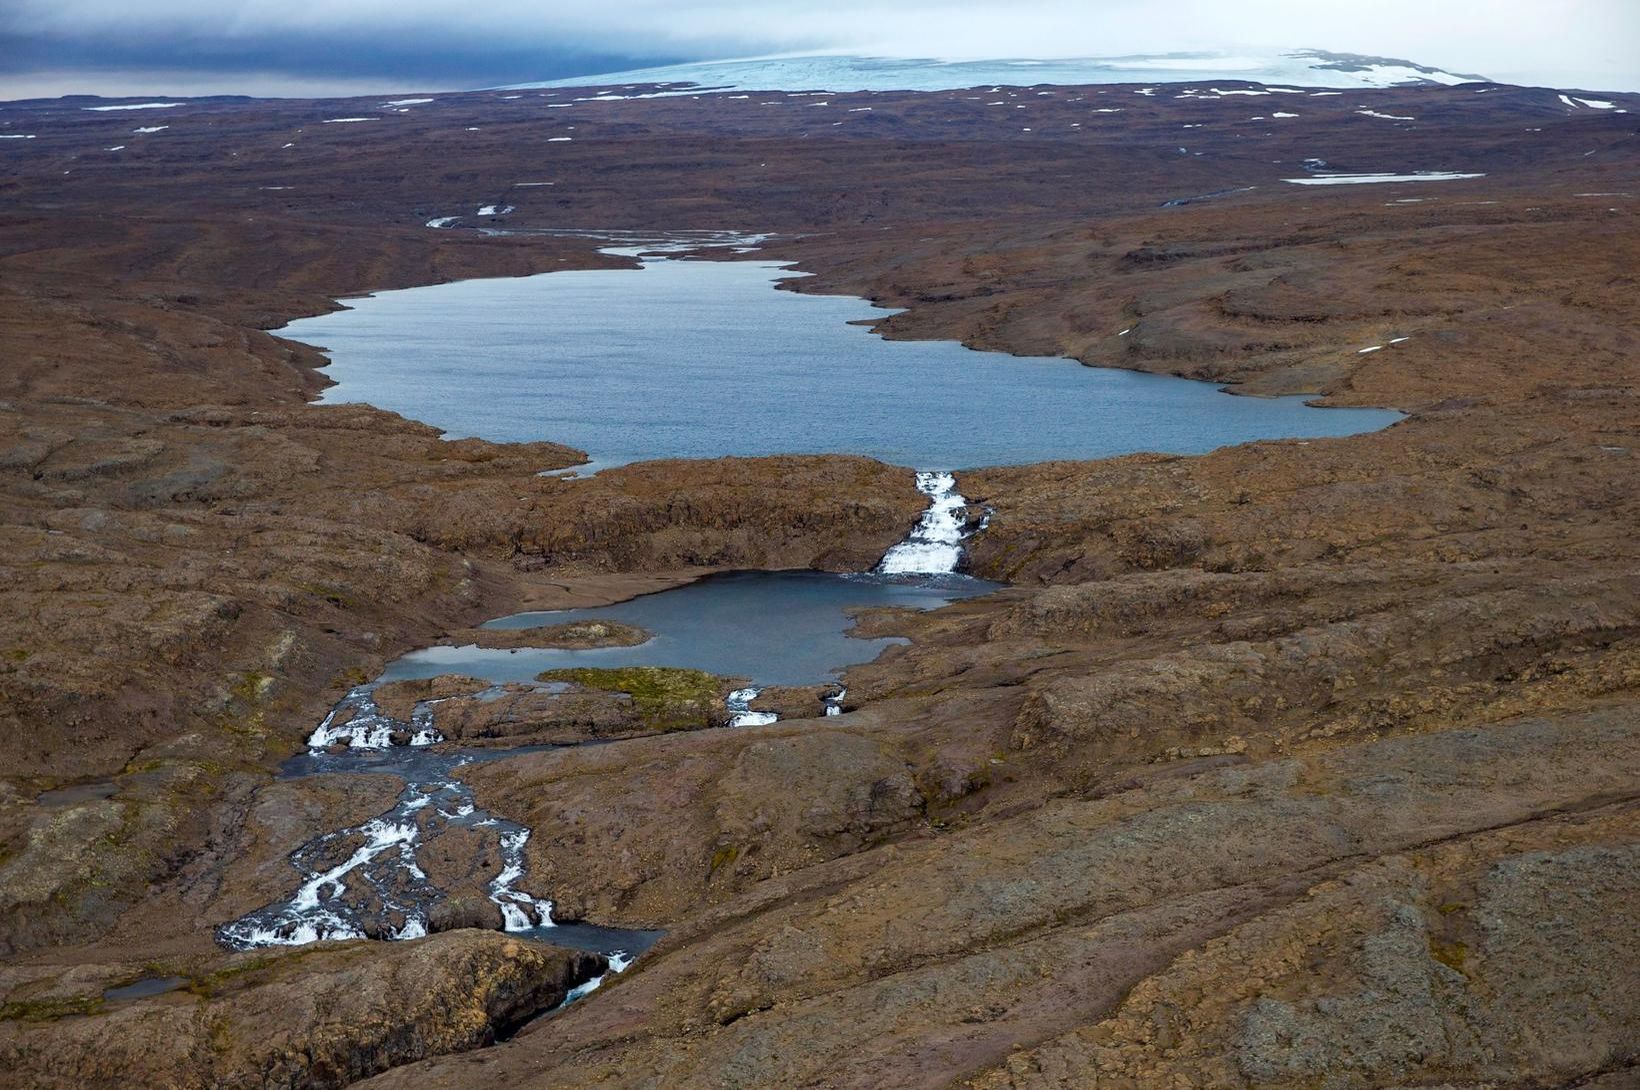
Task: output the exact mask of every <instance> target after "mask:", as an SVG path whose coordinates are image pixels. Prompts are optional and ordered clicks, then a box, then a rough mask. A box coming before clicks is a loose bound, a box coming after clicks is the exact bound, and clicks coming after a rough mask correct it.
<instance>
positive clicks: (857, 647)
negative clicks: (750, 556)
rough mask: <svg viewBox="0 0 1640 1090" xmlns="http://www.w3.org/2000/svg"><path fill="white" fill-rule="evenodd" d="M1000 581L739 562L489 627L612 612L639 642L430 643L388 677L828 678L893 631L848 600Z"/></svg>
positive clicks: (938, 598) (930, 602)
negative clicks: (604, 601)
mask: <svg viewBox="0 0 1640 1090" xmlns="http://www.w3.org/2000/svg"><path fill="white" fill-rule="evenodd" d="M994 589H996V584H994V583H988V582H986V581H984V580H982V579H971V578H968V577H966V576H961V575H919V576H909V577H901V576H885V575H831V574H827V573H824V572H808V571H791V572H733V573H729V574H725V575H713V576H708V577H707V578H705V579H702V580H700V581H698V582H695V583H690V584H688V585H686V586H682V587H678V588H676V589H674V590H668V591H662V592H661V593H659V594H647V595H644V596H643V597H641V598H634V599H632V600H630V601H627V602H621V603H619V604H618V605H612V606H599V607H596V608H590V609H570V610H559V611H556V612H547V613H519V614H515V615H513V616H511V617H502V618H499V619H498V620H494V621H490V622H489V623H488V625H487V626H486V627H490V628H529V627H533V626H536V625H549V624H560V623H564V622H567V621H576V620H591V619H602V620H615V621H621V622H623V623H625V624H631V625H637V626H638V627H639V628H643V629H646V630H647V631H649V632H651V633H653V634H654V638H653V639H652V640H650V641H649V642H648V643H645V644H641V645H639V646H637V647H600V648H593V649H590V650H563V649H556V648H524V649H519V650H486V649H483V648H478V647H471V646H469V647H432V648H426V649H424V650H421V651H414V652H411V653H410V654H408V655H405V656H404V657H403V658H401V659H399V660H397V661H396V662H394V663H392V664H390V665H389V666H388V668H387V670H386V672H385V673H384V674H383V678H384V679H385V680H389V681H392V680H399V679H403V678H415V677H435V676H437V675H439V674H452V673H454V674H470V675H472V676H475V677H482V678H487V679H489V680H491V681H496V682H503V681H529V680H531V679H533V678H534V677H535V675H536V674H538V673H540V672H541V671H542V670H551V669H558V668H560V667H566V666H683V667H690V668H693V669H696V670H705V671H707V672H709V673H714V674H721V675H723V676H725V677H744V678H747V679H749V680H750V682H751V683H752V684H754V685H809V684H819V683H822V682H825V681H829V680H830V679H831V678H832V677H833V676H834V675H835V674H836V672H837V671H838V670H839V669H841V668H842V667H845V666H852V665H855V664H856V663H861V662H870V661H871V660H872V659H874V658H876V657H877V655H878V654H879V653H880V652H881V651H882V649H883V648H884V647H887V646H888V645H889V644H891V643H898V642H903V641H899V640H894V639H856V638H854V637H852V636H849V635H847V634H846V633H847V632H848V630H849V629H850V628H851V627H852V626H853V623H854V622H853V620H852V619H851V618H850V616H849V615H848V612H847V611H848V610H850V609H852V608H856V607H862V606H895V607H904V608H911V609H934V608H936V607H938V606H942V605H945V604H946V603H947V602H951V601H955V600H957V599H959V598H972V597H975V596H976V595H980V594H986V593H989V592H990V591H992V590H994Z"/></svg>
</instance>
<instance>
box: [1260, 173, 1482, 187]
mask: <svg viewBox="0 0 1640 1090" xmlns="http://www.w3.org/2000/svg"><path fill="white" fill-rule="evenodd" d="M1484 177H1486V175H1485V174H1465V173H1460V172H1458V171H1450V170H1420V171H1418V172H1417V173H1414V174H1317V175H1315V176H1313V177H1310V178H1283V179H1281V180H1282V181H1284V182H1287V183H1289V184H1291V185H1372V184H1375V183H1378V182H1455V181H1462V180H1464V179H1466V178H1484Z"/></svg>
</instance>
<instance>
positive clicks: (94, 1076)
mask: <svg viewBox="0 0 1640 1090" xmlns="http://www.w3.org/2000/svg"><path fill="white" fill-rule="evenodd" d="M602 971H603V959H602V958H600V957H598V956H596V955H593V954H583V953H580V952H577V951H567V950H554V949H551V948H547V947H542V946H539V945H536V944H532V943H524V942H519V941H517V940H515V939H506V938H502V937H501V936H500V935H496V934H494V933H492V932H484V931H457V932H450V933H447V934H444V935H439V936H436V937H434V938H431V939H427V940H424V941H421V942H416V943H406V944H401V945H394V946H385V947H384V946H382V945H381V944H376V943H352V944H343V945H340V946H336V945H328V944H327V945H325V946H322V947H316V948H312V949H308V950H303V951H299V952H294V953H279V954H274V955H258V954H242V955H239V956H238V957H236V958H235V959H233V960H232V961H230V962H229V963H228V964H226V965H224V966H222V967H220V968H218V969H215V970H213V971H210V972H208V973H206V974H204V975H201V976H198V977H194V978H191V979H189V980H188V981H187V984H186V987H185V988H183V989H182V990H178V991H175V992H172V993H169V994H166V995H163V996H160V997H158V998H154V999H149V1000H144V1001H136V1002H126V1003H120V1002H106V1001H104V1000H103V999H102V997H101V996H100V995H98V994H97V993H96V992H95V991H93V992H91V993H90V994H89V995H88V996H82V995H64V994H60V993H62V992H64V991H65V990H66V989H67V988H68V987H69V986H71V985H69V983H68V982H65V981H61V980H58V981H55V982H51V983H50V984H49V985H47V986H46V987H44V988H41V987H38V984H41V983H45V982H37V985H36V987H35V989H34V990H35V991H36V993H37V995H36V998H34V999H32V1000H27V1001H21V1002H22V1003H24V1004H26V1005H27V1006H26V1009H18V1010H16V1011H14V1012H13V1013H15V1014H16V1015H17V1016H16V1017H12V1018H10V1019H9V1020H7V1021H5V1022H4V1023H0V1060H3V1061H4V1064H5V1068H6V1070H7V1071H8V1072H9V1077H10V1078H13V1079H16V1080H18V1081H17V1083H16V1085H29V1086H38V1087H117V1086H129V1085H131V1084H132V1081H133V1077H134V1075H133V1073H134V1072H140V1073H141V1074H140V1076H135V1077H136V1078H138V1079H139V1080H140V1081H141V1082H142V1083H144V1084H146V1085H151V1086H175V1087H190V1088H191V1087H200V1088H203V1087H225V1086H233V1087H268V1088H272V1087H290V1086H302V1087H313V1088H316V1090H317V1088H329V1087H341V1086H347V1085H349V1084H350V1083H353V1082H356V1081H357V1080H359V1079H361V1078H365V1077H367V1076H369V1075H371V1074H374V1073H376V1072H378V1071H382V1070H384V1069H386V1068H390V1067H394V1066H397V1065H400V1064H405V1063H410V1062H412V1061H414V1060H420V1059H424V1058H426V1057H429V1056H437V1055H440V1054H443V1053H449V1052H464V1051H467V1050H469V1049H473V1048H478V1047H479V1046H481V1045H487V1044H490V1043H492V1042H494V1041H495V1039H496V1037H497V1036H501V1035H506V1034H509V1033H511V1032H512V1031H513V1030H515V1029H517V1028H518V1027H519V1026H520V1025H522V1024H524V1023H525V1022H527V1021H528V1020H530V1019H531V1018H534V1017H536V1016H537V1015H539V1014H541V1013H542V1012H545V1011H549V1010H551V1009H552V1008H553V1007H555V1006H557V1005H558V1004H559V1003H560V1002H562V1001H563V999H564V996H565V995H566V994H567V993H568V992H569V990H570V989H571V988H572V987H574V986H575V985H576V984H579V983H581V982H582V981H584V980H587V979H589V978H591V977H592V976H595V975H596V974H598V973H600V972H602ZM81 983H82V984H83V983H84V982H81ZM76 1003H82V1004H83V1005H84V1006H85V1007H86V1008H88V1009H91V1010H94V1012H95V1015H94V1016H90V1017H72V1016H67V1015H64V1014H63V1013H62V1012H65V1011H69V1010H72V1009H73V1007H74V1005H75V1004H76ZM54 1015H56V1016H58V1017H56V1018H55V1019H54V1018H53V1017H52V1016H54Z"/></svg>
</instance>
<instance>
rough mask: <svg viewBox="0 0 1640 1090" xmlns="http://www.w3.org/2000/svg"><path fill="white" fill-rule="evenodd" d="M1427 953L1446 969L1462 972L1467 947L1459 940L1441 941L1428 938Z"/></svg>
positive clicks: (1467, 953)
mask: <svg viewBox="0 0 1640 1090" xmlns="http://www.w3.org/2000/svg"><path fill="white" fill-rule="evenodd" d="M1429 953H1430V956H1431V957H1433V958H1434V959H1435V960H1436V961H1438V962H1440V963H1441V964H1442V965H1445V966H1446V967H1447V968H1448V969H1453V970H1456V971H1457V972H1460V973H1461V972H1463V964H1464V961H1465V960H1466V959H1467V958H1468V956H1469V948H1468V947H1467V946H1465V945H1464V944H1463V943H1461V942H1441V941H1440V940H1439V939H1435V938H1431V939H1430V940H1429Z"/></svg>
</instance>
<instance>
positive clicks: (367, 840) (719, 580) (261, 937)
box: [216, 473, 995, 1000]
mask: <svg viewBox="0 0 1640 1090" xmlns="http://www.w3.org/2000/svg"><path fill="white" fill-rule="evenodd" d="M917 487H918V488H919V490H921V491H922V492H923V493H924V494H925V495H927V496H928V497H929V506H928V508H927V510H926V511H925V512H924V514H923V516H922V517H921V519H920V520H919V521H918V523H917V525H916V526H915V527H914V528H913V529H912V531H911V533H910V534H909V535H908V536H907V537H906V538H905V540H903V541H901V542H900V543H899V544H897V545H895V546H894V547H893V548H891V549H890V550H889V551H888V552H887V553H886V554H885V555H884V557H883V559H882V561H881V562H880V563H879V564H878V566H877V569H876V570H875V571H874V572H872V573H864V574H859V575H831V574H825V573H820V572H740V573H730V574H728V575H724V576H716V577H710V578H708V579H703V580H700V581H698V582H696V583H692V584H688V585H686V586H683V587H678V588H675V589H673V590H668V591H662V592H659V593H656V594H650V595H645V596H643V597H640V598H636V599H633V600H631V601H629V602H622V603H617V604H616V605H613V606H607V607H602V608H598V609H584V610H562V611H555V612H550V613H539V612H538V613H526V614H518V615H515V616H513V617H507V618H498V619H497V620H496V621H493V622H490V624H491V625H492V626H496V627H527V626H532V625H538V624H544V623H547V624H551V623H559V622H561V621H564V620H568V619H579V618H581V617H597V618H604V619H617V620H622V621H626V622H628V623H634V624H639V625H640V626H642V627H645V628H647V629H648V630H650V631H651V632H653V633H654V637H653V638H652V639H650V640H649V641H648V642H647V643H644V644H641V645H639V646H637V647H613V648H591V649H581V650H568V649H549V648H517V649H505V650H494V649H482V648H477V647H463V648H449V647H440V648H429V649H426V650H423V651H418V652H413V653H411V654H409V655H406V656H404V657H403V658H401V659H399V660H398V661H397V662H394V663H391V664H389V666H388V668H387V669H386V670H385V671H384V672H383V674H382V676H381V677H379V678H377V679H376V680H374V681H372V682H369V683H367V684H364V685H360V686H357V687H356V688H354V689H352V690H350V691H349V692H348V693H347V694H346V695H345V696H344V697H343V698H342V699H341V700H340V701H338V702H337V704H336V705H335V707H333V708H332V709H331V710H330V711H329V713H327V714H326V716H325V717H324V719H323V720H321V721H320V722H319V723H318V724H317V725H316V726H315V727H314V729H313V731H312V733H311V734H310V735H309V737H308V739H307V749H306V751H305V752H303V753H300V754H297V755H296V756H293V757H292V758H290V759H289V760H288V761H286V762H285V764H284V766H283V767H282V768H281V770H280V777H281V778H285V779H293V778H299V777H305V776H335V775H349V774H354V775H357V774H368V773H376V774H388V775H392V776H397V777H399V778H400V779H402V780H403V781H404V787H403V788H402V789H401V790H400V792H399V795H398V798H397V799H396V800H395V803H394V805H393V807H392V808H391V809H390V810H388V811H386V812H384V813H381V814H378V815H376V816H374V817H371V818H370V819H368V820H366V821H364V822H361V823H359V824H357V825H350V826H347V827H345V828H341V829H336V830H334V831H331V832H327V833H324V834H322V835H320V836H317V837H315V838H313V839H312V840H309V841H308V842H307V843H305V844H303V845H301V846H300V847H298V848H297V849H296V850H295V851H294V852H292V853H291V854H290V856H289V862H290V864H291V867H292V868H293V869H294V870H295V871H296V873H297V875H298V876H299V881H298V883H297V884H296V886H295V889H294V891H293V892H292V893H291V894H290V895H289V896H287V897H285V898H283V899H281V900H278V901H276V902H273V903H271V904H268V905H265V906H263V907H262V908H259V909H257V910H256V911H254V912H250V913H248V914H246V915H245V916H242V917H240V918H239V919H237V920H233V921H230V922H228V923H225V924H223V925H222V926H220V927H219V928H218V929H217V933H216V937H217V941H218V942H219V943H221V944H222V945H223V946H225V947H228V948H229V949H233V950H251V949H258V948H264V947H271V946H301V945H305V944H307V943H313V942H321V941H326V940H333V939H360V938H372V939H382V940H403V939H414V938H421V937H423V936H425V935H427V934H429V933H431V932H432V931H433V930H436V929H437V928H436V926H435V920H434V917H435V914H436V912H437V911H438V909H439V906H440V904H441V902H443V901H445V900H446V898H447V896H448V891H446V890H444V889H441V888H439V887H438V886H437V885H436V884H435V883H434V882H433V881H432V880H431V879H430V878H429V876H428V873H427V869H426V868H425V867H424V865H423V862H424V860H423V856H422V853H423V852H424V851H426V850H427V847H428V845H429V843H430V842H433V841H436V840H437V839H438V838H439V837H440V836H443V835H445V834H447V833H450V832H452V831H456V830H465V831H471V832H477V833H480V834H481V835H483V836H485V837H493V846H494V852H495V872H494V874H493V876H492V877H490V878H489V880H488V882H487V883H486V884H485V886H484V896H485V897H486V898H487V899H488V900H489V902H491V903H492V904H493V905H494V906H495V909H496V911H498V913H499V917H500V921H501V929H502V930H504V931H507V932H510V933H514V934H517V935H519V936H521V937H525V938H530V939H535V940H539V941H543V942H549V943H553V944H555V945H561V946H571V947H575V948H578V949H583V950H590V951H593V952H595V953H599V954H602V955H604V957H605V958H606V959H607V962H608V966H609V968H608V972H621V971H623V970H624V969H626V968H627V967H628V966H629V965H631V964H632V963H633V961H634V960H635V959H636V958H637V957H638V956H640V955H641V954H642V953H643V952H644V951H646V950H647V949H648V948H649V947H650V946H652V945H653V944H654V943H655V942H656V941H657V940H658V939H659V938H660V936H661V932H659V931H648V930H632V929H623V928H610V927H600V926H598V925H595V924H590V923H585V922H579V921H559V920H557V919H555V918H554V915H553V904H552V902H551V901H550V900H547V899H545V898H541V897H537V896H535V895H533V894H531V893H529V892H527V891H526V890H525V889H523V888H521V883H522V882H523V881H524V879H525V878H526V876H527V874H528V865H527V862H526V859H525V848H526V846H527V845H528V843H529V841H530V838H531V837H532V836H534V835H536V830H533V829H531V828H529V827H528V826H525V825H522V824H520V823H518V822H516V821H512V820H510V819H508V818H506V817H504V816H502V815H499V814H496V813H493V812H491V811H489V810H486V809H483V808H481V807H480V806H479V805H478V804H477V801H476V800H475V798H474V796H473V791H472V789H471V787H469V786H468V785H467V784H466V783H465V782H464V781H463V779H462V771H463V770H464V769H466V768H468V767H470V766H472V765H475V764H477V763H480V762H486V761H495V760H502V759H505V758H507V757H510V756H515V755H517V754H520V753H527V752H540V751H545V750H551V749H555V748H560V747H555V746H550V745H535V746H521V747H512V748H508V749H449V748H446V747H444V746H442V745H441V743H443V741H444V738H443V735H442V734H440V732H439V729H438V714H439V711H438V705H439V703H441V701H440V700H438V699H429V700H423V701H420V702H418V703H417V704H415V706H414V708H413V710H412V711H411V713H410V717H409V718H408V719H397V718H394V717H393V716H392V715H390V714H388V713H387V712H386V711H385V710H384V709H383V708H382V707H381V706H380V705H379V704H378V703H377V702H376V699H375V695H374V693H375V689H376V687H377V686H378V685H381V684H383V683H385V682H387V681H394V680H404V679H408V678H416V677H434V676H438V675H440V674H446V673H452V672H460V673H463V674H467V675H471V676H477V677H480V678H484V679H487V680H489V681H491V682H492V683H493V684H492V688H491V689H488V690H483V691H480V692H478V693H476V694H474V696H475V698H476V699H479V700H484V699H488V698H491V697H492V696H495V695H499V694H500V692H501V688H500V687H501V686H502V685H504V684H514V685H516V684H518V683H519V682H524V681H527V682H528V683H529V684H531V685H532V686H534V687H535V688H537V689H539V690H543V691H549V692H552V691H563V690H564V689H565V688H566V686H565V685H564V684H563V683H561V682H536V681H534V680H533V679H534V677H535V675H536V674H537V673H539V672H540V671H541V670H543V669H547V668H551V667H553V666H561V665H587V664H597V665H609V664H611V663H617V664H622V665H626V664H633V665H637V664H642V665H667V666H678V665H683V666H694V667H696V668H699V669H707V670H709V671H710V672H713V673H719V674H722V675H724V676H730V677H747V678H749V679H751V682H752V683H751V684H749V685H746V686H744V687H742V688H740V689H737V690H736V691H734V692H733V693H731V694H730V695H729V697H728V700H727V707H728V710H729V712H730V713H731V717H730V720H729V724H728V725H729V726H730V727H731V728H735V727H756V726H763V725H767V724H770V723H773V722H775V721H776V720H777V718H778V716H777V715H776V714H775V713H774V712H770V711H760V710H757V709H755V708H754V707H753V704H754V703H755V701H756V700H757V697H758V694H759V692H760V691H761V690H762V688H763V687H764V686H767V685H771V684H781V685H789V684H814V683H825V682H828V681H830V682H833V683H834V684H833V685H832V687H831V689H830V691H829V692H827V693H826V694H825V695H824V696H823V697H822V698H821V700H820V704H819V706H818V707H816V709H815V713H816V714H817V715H821V716H833V715H840V714H842V713H843V707H844V705H843V701H844V698H845V696H846V690H845V689H843V687H842V686H841V684H840V683H836V672H837V671H838V670H839V669H840V668H841V667H843V666H847V665H850V664H853V663H856V662H864V661H869V659H871V658H873V657H875V656H876V655H877V654H878V653H879V652H880V651H881V649H882V648H883V647H884V646H887V645H889V644H891V643H893V642H903V641H894V640H881V639H877V640H872V639H854V638H852V637H850V636H848V635H847V630H848V628H849V626H850V625H851V624H852V620H851V618H850V616H849V612H848V611H849V610H851V609H853V608H856V607H859V606H869V605H890V606H899V607H911V608H919V609H931V608H935V607H937V606H940V605H944V604H946V603H947V602H950V601H953V600H955V599H958V598H965V597H973V596H975V595H978V594H984V593H987V592H989V591H990V590H992V589H994V587H995V584H992V583H987V582H985V581H984V580H979V579H972V578H970V577H967V576H963V575H959V574H957V572H956V569H957V567H958V565H959V563H960V560H961V555H962V539H963V537H964V536H965V535H966V533H967V532H968V531H967V527H966V524H965V522H964V521H963V519H962V512H963V511H964V509H965V508H966V507H967V502H966V500H964V498H963V497H962V495H961V494H960V493H959V492H958V491H957V486H956V480H955V478H954V477H953V476H952V475H951V474H949V473H919V474H918V475H917ZM747 628H749V629H750V631H749V632H742V633H741V636H742V638H740V639H728V640H725V639H723V638H720V637H722V636H724V635H725V634H730V633H733V632H734V631H735V630H736V629H747ZM780 634H783V638H782V636H781V635H780ZM851 645H853V646H851ZM544 664H545V665H544ZM588 744H610V745H618V744H619V742H608V743H588ZM602 979H603V978H602V977H598V978H594V979H593V980H591V981H588V982H586V983H585V984H582V985H580V986H579V987H578V988H577V989H576V990H575V992H573V993H572V995H571V996H570V1000H573V999H575V998H579V997H580V996H582V995H585V994H587V993H588V992H590V991H592V990H593V989H595V988H596V987H598V985H599V983H600V982H601V981H602Z"/></svg>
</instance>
